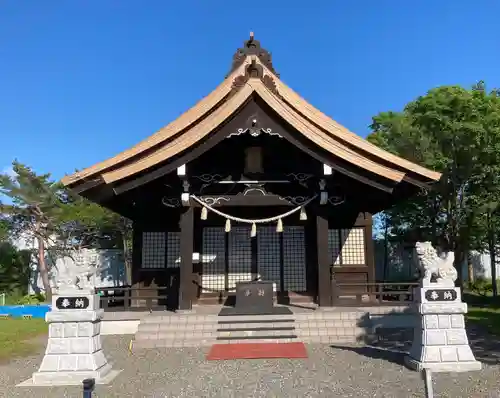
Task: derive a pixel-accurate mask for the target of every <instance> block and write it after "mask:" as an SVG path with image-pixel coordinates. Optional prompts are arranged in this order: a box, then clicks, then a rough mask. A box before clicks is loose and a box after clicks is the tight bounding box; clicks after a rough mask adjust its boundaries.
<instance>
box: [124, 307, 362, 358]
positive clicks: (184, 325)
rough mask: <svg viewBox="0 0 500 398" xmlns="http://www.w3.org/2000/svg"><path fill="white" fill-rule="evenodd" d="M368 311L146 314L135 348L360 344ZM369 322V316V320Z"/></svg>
mask: <svg viewBox="0 0 500 398" xmlns="http://www.w3.org/2000/svg"><path fill="white" fill-rule="evenodd" d="M366 318H367V317H366V313H365V312H360V311H343V312H342V311H309V312H299V313H295V314H290V315H252V316H247V315H232V316H218V315H214V314H210V315H200V314H168V315H156V314H151V315H149V316H146V317H145V318H144V319H143V320H142V321H141V323H140V325H139V327H138V331H137V333H136V335H135V341H134V344H133V348H134V349H139V348H155V347H193V346H210V345H212V344H214V343H220V344H222V343H231V344H232V343H236V342H252V343H254V342H291V341H303V342H309V343H348V344H353V343H359V342H360V341H361V340H362V339H363V337H364V336H366V335H367V333H369V327H367V326H364V325H366V324H367V319H366ZM368 321H369V319H368Z"/></svg>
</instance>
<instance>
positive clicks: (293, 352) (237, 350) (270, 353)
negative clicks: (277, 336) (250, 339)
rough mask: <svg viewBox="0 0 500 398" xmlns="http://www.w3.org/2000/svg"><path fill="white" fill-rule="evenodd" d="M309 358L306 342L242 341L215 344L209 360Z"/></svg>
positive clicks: (208, 357) (208, 356) (209, 354)
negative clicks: (238, 342)
mask: <svg viewBox="0 0 500 398" xmlns="http://www.w3.org/2000/svg"><path fill="white" fill-rule="evenodd" d="M271 358H273V359H274V358H290V359H295V358H307V350H306V347H305V345H304V343H240V344H214V345H213V346H212V348H211V349H210V352H209V353H208V355H207V360H208V361H217V360H227V359H271Z"/></svg>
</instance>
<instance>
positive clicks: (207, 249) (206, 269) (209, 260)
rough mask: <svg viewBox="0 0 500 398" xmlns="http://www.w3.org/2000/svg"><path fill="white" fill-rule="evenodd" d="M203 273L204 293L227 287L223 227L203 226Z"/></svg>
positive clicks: (202, 284)
mask: <svg viewBox="0 0 500 398" xmlns="http://www.w3.org/2000/svg"><path fill="white" fill-rule="evenodd" d="M200 260H201V262H202V264H203V273H202V276H201V286H202V290H201V291H202V293H211V292H220V291H224V290H225V289H226V286H225V280H226V278H225V272H226V271H225V268H226V265H225V264H226V233H225V232H224V228H222V227H205V228H203V237H202V255H201V259H200Z"/></svg>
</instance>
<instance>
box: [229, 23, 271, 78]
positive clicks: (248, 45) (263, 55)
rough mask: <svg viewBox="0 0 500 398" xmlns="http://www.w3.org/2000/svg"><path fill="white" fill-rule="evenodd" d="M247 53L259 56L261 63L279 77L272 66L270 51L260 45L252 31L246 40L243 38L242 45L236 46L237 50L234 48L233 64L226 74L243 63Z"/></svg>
mask: <svg viewBox="0 0 500 398" xmlns="http://www.w3.org/2000/svg"><path fill="white" fill-rule="evenodd" d="M249 55H254V56H257V57H259V60H260V62H262V64H263V65H265V66H266V68H268V69H269V70H270V71H271V72H272V73H274V74H275V75H276V76H277V77H279V74H278V73H277V72H276V70H275V69H274V67H273V62H272V57H271V53H270V52H269V51H267V50H266V49H264V48H262V47H261V46H260V41H259V40H256V39H255V35H254V33H253V32H250V38H249V39H248V40H245V42H244V43H243V47H242V48H238V50H236V53H235V54H234V55H233V64H232V66H231V70H230V72H229V74H228V76H229V75H230V74H231V73H233V72H234V71H235V70H236V69H238V68H239V67H240V66H241V65H242V64H243V62H245V59H246V57H247V56H249ZM226 77H227V76H226Z"/></svg>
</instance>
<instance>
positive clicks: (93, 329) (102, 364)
mask: <svg viewBox="0 0 500 398" xmlns="http://www.w3.org/2000/svg"><path fill="white" fill-rule="evenodd" d="M76 307H81V308H78V309H77V308H76ZM98 307H99V297H98V296H97V295H95V294H89V295H85V294H82V293H81V291H76V292H75V291H73V292H67V293H65V294H64V295H61V296H54V298H53V305H52V311H51V312H48V313H47V315H46V321H47V322H48V323H49V340H48V342H47V348H46V350H45V356H44V357H43V360H42V363H41V365H40V368H39V369H38V372H35V373H33V377H32V379H30V380H28V381H27V382H25V383H22V384H21V385H26V386H30V385H31V386H33V385H43V386H48V385H74V384H81V383H82V381H83V380H84V379H95V382H96V383H99V384H102V383H106V382H107V380H110V379H112V378H114V377H115V376H116V375H117V374H118V372H113V371H112V369H111V365H110V364H109V363H108V361H107V360H106V357H105V355H104V352H103V350H102V345H101V335H100V334H101V319H102V317H103V315H104V311H103V310H100V309H98Z"/></svg>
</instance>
